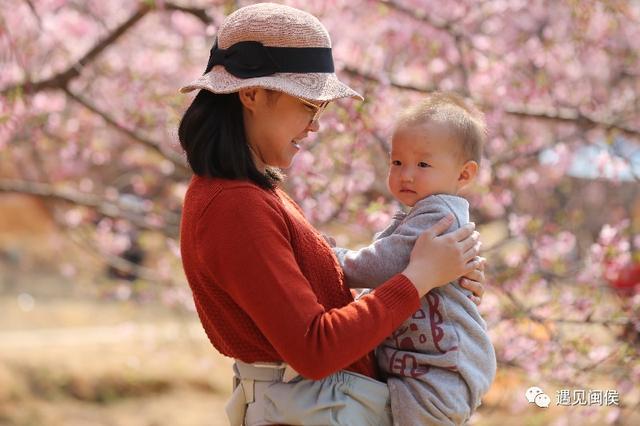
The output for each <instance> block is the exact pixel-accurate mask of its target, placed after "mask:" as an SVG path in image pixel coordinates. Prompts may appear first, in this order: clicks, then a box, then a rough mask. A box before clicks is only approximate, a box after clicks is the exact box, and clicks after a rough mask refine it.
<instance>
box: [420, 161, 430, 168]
mask: <svg viewBox="0 0 640 426" xmlns="http://www.w3.org/2000/svg"><path fill="white" fill-rule="evenodd" d="M418 167H422V168H426V167H431V166H430V165H429V164H427V163H425V162H424V161H421V162H419V163H418Z"/></svg>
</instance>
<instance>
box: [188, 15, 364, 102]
mask: <svg viewBox="0 0 640 426" xmlns="http://www.w3.org/2000/svg"><path fill="white" fill-rule="evenodd" d="M245 87H263V88H266V89H272V90H277V91H280V92H285V93H288V94H290V95H293V96H298V97H301V98H305V99H309V100H315V101H331V100H334V99H338V98H345V97H353V98H356V99H360V100H362V96H360V94H359V93H358V92H356V91H355V90H353V89H351V88H350V87H349V86H347V85H346V84H344V83H342V82H341V81H339V80H338V77H337V76H336V74H335V72H334V68H333V58H332V56H331V39H330V38H329V33H328V32H327V30H326V28H325V27H324V26H323V25H322V24H321V23H320V21H319V20H318V19H317V18H316V17H315V16H313V15H311V14H309V13H307V12H303V11H302V10H299V9H295V8H293V7H289V6H284V5H279V4H274V3H259V4H255V5H252V6H246V7H243V8H241V9H238V10H237V11H235V12H233V13H232V14H231V15H229V16H227V18H226V19H225V20H224V22H223V23H222V26H221V27H220V29H219V30H218V36H217V40H216V43H215V44H214V46H213V48H212V49H211V55H210V57H209V64H208V66H207V71H206V72H205V74H204V75H203V76H202V77H200V78H198V79H197V80H195V81H193V82H191V83H190V84H188V85H186V86H184V87H182V88H181V89H180V91H181V92H182V93H187V92H190V91H192V90H197V89H205V90H209V91H211V92H213V93H232V92H237V91H238V90H240V89H242V88H245Z"/></svg>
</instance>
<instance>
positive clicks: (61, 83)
mask: <svg viewBox="0 0 640 426" xmlns="http://www.w3.org/2000/svg"><path fill="white" fill-rule="evenodd" d="M150 10H151V8H150V7H149V6H147V5H146V4H144V3H143V4H141V5H140V7H139V8H138V9H137V10H136V11H135V12H134V13H133V15H131V16H130V17H129V19H127V20H126V21H125V22H123V23H122V24H120V26H118V27H117V28H115V29H114V30H113V31H112V32H111V33H110V34H109V35H107V36H106V37H105V38H103V39H102V40H100V41H99V42H98V43H97V44H96V45H95V46H93V47H92V48H91V49H90V50H89V51H88V52H87V53H85V55H84V56H83V57H82V58H80V59H79V60H78V61H77V62H75V63H74V64H71V65H70V66H69V67H68V68H67V69H66V70H64V71H62V72H61V73H59V74H56V75H54V76H53V77H50V78H47V79H44V80H40V81H36V82H31V81H25V82H23V83H19V84H17V85H13V86H9V87H6V88H4V89H2V91H1V92H0V93H1V94H2V95H8V94H10V93H15V92H18V93H22V94H28V95H29V94H33V93H36V92H39V91H42V90H54V89H63V88H65V87H67V86H68V84H69V82H70V81H71V80H72V79H74V78H76V77H78V76H79V75H80V72H81V71H82V68H84V67H85V66H87V65H88V64H90V63H91V62H93V61H94V60H95V59H96V58H97V57H98V56H99V55H100V54H101V53H102V52H103V51H104V50H105V49H106V48H107V47H109V46H110V45H112V44H113V43H114V42H115V41H116V40H117V39H119V38H120V37H121V36H122V35H123V34H125V33H126V32H127V31H128V30H129V29H130V28H132V27H133V26H134V25H135V24H136V23H138V21H140V20H141V19H142V18H143V17H144V16H145V15H146V14H147V13H148V12H149V11H150Z"/></svg>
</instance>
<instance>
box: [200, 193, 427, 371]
mask: <svg viewBox="0 0 640 426" xmlns="http://www.w3.org/2000/svg"><path fill="white" fill-rule="evenodd" d="M240 194H241V195H242V196H239V194H235V193H234V194H233V196H231V194H227V195H225V194H224V191H223V193H221V194H219V195H218V196H216V197H215V198H214V200H213V201H212V202H211V203H210V204H209V206H208V207H207V209H206V210H205V212H204V213H203V215H202V217H201V219H200V220H199V223H198V236H199V238H198V246H197V251H198V253H199V257H200V261H201V262H202V263H203V265H204V267H205V270H206V271H208V272H209V274H210V275H211V276H212V277H213V280H214V281H215V282H216V284H217V285H219V286H221V287H222V288H223V289H224V290H225V291H226V292H228V294H229V295H230V296H231V297H232V298H233V299H234V301H235V302H236V303H237V304H238V305H239V306H240V307H241V309H243V310H244V311H245V312H246V313H247V315H249V317H251V319H252V320H253V321H254V323H255V324H256V326H257V327H258V328H259V329H260V331H261V332H262V333H263V334H264V336H265V337H266V339H267V340H268V341H269V342H270V343H271V344H272V345H273V347H274V349H275V350H276V351H277V352H278V353H279V354H280V356H281V357H282V360H283V361H285V362H287V363H289V364H290V365H291V366H292V367H293V368H294V369H296V371H298V372H299V373H300V374H301V375H303V376H304V377H307V378H310V379H320V378H322V377H325V376H327V375H329V374H332V373H334V372H336V371H338V370H340V369H342V368H345V367H346V366H348V365H350V364H352V363H353V362H355V361H357V360H358V359H360V358H362V357H363V356H364V355H365V354H367V353H368V352H370V351H371V350H372V349H373V348H374V347H376V346H377V345H378V344H379V343H380V342H381V341H382V340H383V339H384V338H385V337H386V336H387V335H389V334H391V332H392V331H393V330H394V329H395V328H397V327H398V326H399V325H400V324H401V323H402V322H403V321H404V320H405V319H406V318H408V317H409V316H410V315H411V314H412V313H413V312H415V311H416V309H418V307H419V303H420V302H419V300H420V299H419V297H418V293H417V291H416V289H415V287H414V286H413V285H412V284H411V282H410V281H409V279H408V278H406V277H405V276H404V275H400V274H398V275H396V276H394V277H392V278H391V279H389V280H388V282H387V283H385V284H383V285H382V286H380V287H379V288H378V289H377V290H376V291H375V292H372V293H371V294H369V295H367V296H365V297H363V298H361V299H360V300H358V301H357V302H352V303H350V304H348V305H347V306H344V307H342V308H338V309H330V310H325V308H324V307H323V306H322V305H321V304H320V303H319V302H318V300H317V297H316V295H315V294H314V292H313V290H312V288H311V286H310V284H309V282H308V281H307V279H306V278H305V276H304V275H303V274H302V272H301V270H300V268H299V266H298V264H297V262H296V256H295V253H294V251H293V248H292V246H291V242H290V241H291V239H290V235H289V228H288V227H287V223H286V218H285V215H284V213H283V211H282V207H281V205H279V203H278V202H277V200H275V199H271V198H270V197H268V196H265V195H264V194H263V193H262V191H260V190H259V189H253V188H251V189H247V190H246V191H242V192H241V193H240ZM327 285H338V283H327Z"/></svg>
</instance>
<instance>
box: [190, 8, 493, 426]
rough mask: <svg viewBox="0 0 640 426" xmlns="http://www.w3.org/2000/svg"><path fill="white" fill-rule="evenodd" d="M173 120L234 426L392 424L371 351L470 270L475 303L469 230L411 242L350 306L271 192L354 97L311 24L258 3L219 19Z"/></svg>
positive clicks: (196, 273) (200, 277) (291, 207)
mask: <svg viewBox="0 0 640 426" xmlns="http://www.w3.org/2000/svg"><path fill="white" fill-rule="evenodd" d="M196 89H204V90H200V91H199V93H198V94H197V96H196V97H195V99H194V101H193V103H192V104H191V106H190V107H189V108H188V110H187V111H186V112H185V114H184V117H183V118H182V121H181V123H180V129H179V137H180V143H181V145H182V147H183V148H184V150H185V152H186V155H187V159H188V161H189V164H190V166H191V168H192V169H193V171H194V174H195V176H194V177H193V179H192V181H191V183H190V185H189V189H188V191H187V194H186V196H185V203H184V209H183V217H182V225H181V250H182V259H183V265H184V269H185V273H186V276H187V279H188V281H189V285H190V286H191V289H192V292H193V297H194V301H195V305H196V308H197V311H198V315H199V316H200V319H201V321H202V325H203V327H204V329H205V331H206V333H207V335H208V337H209V339H210V340H211V342H212V344H213V345H214V346H215V347H216V348H217V349H218V350H219V351H220V352H221V353H222V354H224V355H227V356H230V357H233V358H235V360H236V363H235V365H234V372H235V377H236V388H235V391H234V394H233V396H232V400H231V401H230V403H229V404H228V406H227V413H228V415H229V416H230V420H231V423H232V424H237V425H239V424H242V423H244V424H246V425H262V424H273V423H283V424H300V423H303V422H304V424H322V425H328V424H383V425H384V424H391V419H390V414H389V411H388V391H387V389H386V385H385V384H384V383H381V382H378V381H377V380H375V379H376V378H377V375H376V369H375V359H374V357H373V353H372V351H373V349H374V348H375V347H376V345H378V344H379V343H380V342H381V341H382V340H383V339H384V338H385V337H386V336H387V335H389V334H391V332H392V331H393V330H394V329H395V328H396V327H397V326H398V325H399V324H401V323H402V321H403V320H405V319H406V318H408V317H409V316H410V315H411V314H413V313H414V312H415V311H416V309H417V308H418V306H419V298H420V297H421V296H423V295H424V294H426V293H427V292H428V291H429V290H431V289H432V288H434V287H436V286H439V285H443V284H445V283H447V282H449V281H451V280H453V279H456V278H458V277H460V276H462V275H465V276H466V277H467V278H468V279H467V280H464V281H466V284H464V285H465V287H467V288H469V289H470V290H471V291H473V292H474V293H475V294H476V296H481V295H482V290H483V289H482V282H483V281H484V275H483V272H482V271H483V261H482V259H480V258H477V257H476V255H477V253H478V249H479V244H478V242H477V240H478V234H477V232H474V231H473V226H468V227H465V228H461V229H460V230H458V231H456V232H454V233H451V234H447V235H445V236H439V234H440V233H442V232H444V231H445V230H446V229H447V228H448V227H449V222H446V221H442V222H441V223H439V224H437V225H436V226H434V227H433V228H431V229H430V230H428V231H427V232H425V233H424V234H423V235H422V236H421V237H420V238H419V239H418V241H417V243H416V245H415V248H414V250H413V252H412V255H411V261H410V263H409V265H408V266H407V268H406V269H405V270H404V271H403V272H402V273H401V274H398V275H396V276H394V277H392V278H391V279H389V281H387V282H386V283H384V284H382V285H381V286H380V287H378V288H377V289H376V290H374V291H372V292H371V293H370V294H368V295H366V296H364V297H362V298H360V299H358V300H357V301H354V300H353V297H352V295H351V293H350V291H349V289H348V288H347V287H346V285H345V283H344V275H343V273H342V271H341V270H340V268H339V266H338V264H337V262H336V259H335V257H334V256H333V254H332V251H331V248H330V247H329V245H328V244H327V243H326V242H325V240H324V239H323V237H322V236H321V235H320V234H319V233H318V231H316V230H315V229H314V228H313V227H312V226H311V225H310V224H309V223H308V222H307V221H306V219H305V218H304V216H303V214H302V211H301V210H300V208H299V207H298V206H297V205H296V204H295V203H294V202H293V201H292V200H291V199H290V198H289V197H288V196H287V195H286V194H285V193H284V192H283V191H281V190H280V189H279V188H278V185H279V183H280V181H281V179H282V176H281V174H280V172H279V171H278V169H279V168H286V167H288V166H289V165H290V164H291V161H292V159H293V157H294V156H295V154H296V152H297V151H298V150H299V148H300V147H299V143H300V142H301V141H302V140H304V138H305V137H306V136H307V135H308V133H309V132H316V131H318V128H319V125H318V117H319V115H320V113H321V112H322V110H323V109H324V108H325V107H326V105H327V103H328V102H330V101H332V100H335V99H338V98H342V97H354V98H359V99H362V98H361V96H360V95H358V93H356V92H355V91H353V90H352V89H351V88H349V87H348V86H346V85H345V84H343V83H341V82H340V81H339V80H338V79H337V77H336V75H335V73H334V69H333V60H332V56H331V41H330V39H329V35H328V34H327V31H326V29H325V28H324V27H323V26H322V24H321V23H320V22H319V21H318V20H317V19H316V18H315V17H313V16H312V15H310V14H308V13H305V12H302V11H300V10H297V9H294V8H291V7H287V6H282V5H276V4H270V3H262V4H257V5H253V6H248V7H244V8H242V9H239V10H237V11H236V12H234V13H233V14H231V15H229V16H228V17H227V18H226V19H225V21H224V23H223V24H222V26H221V27H220V29H219V31H218V36H217V40H216V43H215V44H214V46H213V48H212V49H211V54H210V57H209V63H208V65H207V69H206V71H205V74H204V75H203V76H202V77H200V78H199V79H198V80H196V81H194V82H193V83H191V84H189V85H188V86H185V87H184V88H182V91H183V92H188V91H191V90H196Z"/></svg>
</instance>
